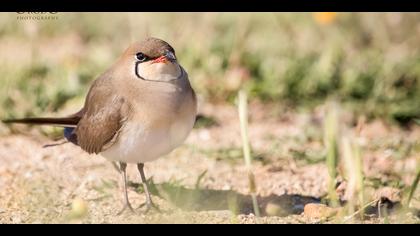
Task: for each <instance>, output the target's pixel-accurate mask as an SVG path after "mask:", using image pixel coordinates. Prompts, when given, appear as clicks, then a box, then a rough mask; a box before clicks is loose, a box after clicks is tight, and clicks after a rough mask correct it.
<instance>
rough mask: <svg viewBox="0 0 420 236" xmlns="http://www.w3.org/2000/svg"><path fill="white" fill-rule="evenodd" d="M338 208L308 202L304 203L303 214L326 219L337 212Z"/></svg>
mask: <svg viewBox="0 0 420 236" xmlns="http://www.w3.org/2000/svg"><path fill="white" fill-rule="evenodd" d="M337 211H338V209H335V208H331V207H329V206H327V205H324V204H318V203H309V204H306V205H305V208H304V211H303V212H304V213H303V214H304V215H305V216H307V217H310V218H315V219H326V218H329V217H332V216H334V215H335V214H337Z"/></svg>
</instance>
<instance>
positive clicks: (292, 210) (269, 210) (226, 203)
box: [129, 182, 320, 216]
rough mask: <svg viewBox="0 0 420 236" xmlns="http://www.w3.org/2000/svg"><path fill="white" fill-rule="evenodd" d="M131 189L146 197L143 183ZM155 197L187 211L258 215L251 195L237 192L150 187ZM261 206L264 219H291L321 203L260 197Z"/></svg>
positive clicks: (288, 196)
mask: <svg viewBox="0 0 420 236" xmlns="http://www.w3.org/2000/svg"><path fill="white" fill-rule="evenodd" d="M129 186H131V187H133V188H134V189H135V190H136V191H137V192H139V193H143V187H142V185H141V184H139V183H134V182H130V183H129ZM150 188H151V189H150V191H151V193H152V194H153V195H155V196H159V197H161V198H163V199H165V200H166V201H168V202H170V203H171V204H172V205H174V206H176V207H178V208H180V209H182V210H186V211H212V210H230V211H232V212H235V213H237V214H249V213H254V211H253V207H252V198H251V195H245V194H241V193H238V192H236V191H233V190H213V189H203V188H199V187H196V188H187V187H185V186H182V185H179V184H177V183H169V182H167V183H162V184H153V183H151V184H150ZM257 200H258V204H259V207H260V211H261V214H262V216H267V215H277V216H288V215H296V214H301V213H302V212H303V208H304V206H305V205H306V204H308V203H319V202H320V199H318V198H315V197H310V196H301V195H297V194H283V195H280V196H279V195H275V194H271V195H269V196H264V197H262V196H258V197H257Z"/></svg>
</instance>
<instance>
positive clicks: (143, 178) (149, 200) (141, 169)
mask: <svg viewBox="0 0 420 236" xmlns="http://www.w3.org/2000/svg"><path fill="white" fill-rule="evenodd" d="M137 169H138V170H139V172H140V177H141V182H142V184H143V189H144V193H145V194H146V202H145V203H143V204H141V205H140V207H142V206H144V205H146V213H147V212H148V211H149V210H151V209H152V208H154V209H155V210H157V211H159V212H160V209H159V208H158V207H157V206H156V205H155V204H154V203H153V201H152V198H151V196H150V192H149V187H148V184H147V180H146V176H145V175H144V164H143V163H139V164H137Z"/></svg>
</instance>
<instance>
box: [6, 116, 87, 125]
mask: <svg viewBox="0 0 420 236" xmlns="http://www.w3.org/2000/svg"><path fill="white" fill-rule="evenodd" d="M79 120H80V118H79V117H64V118H23V119H10V120H3V122H4V123H6V124H7V123H20V124H31V125H53V126H64V127H75V126H76V125H77V123H78V122H79Z"/></svg>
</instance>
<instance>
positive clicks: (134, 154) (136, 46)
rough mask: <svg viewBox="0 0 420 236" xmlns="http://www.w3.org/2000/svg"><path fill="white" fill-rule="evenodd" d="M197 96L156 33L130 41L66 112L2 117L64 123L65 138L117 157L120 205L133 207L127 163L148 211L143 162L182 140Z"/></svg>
mask: <svg viewBox="0 0 420 236" xmlns="http://www.w3.org/2000/svg"><path fill="white" fill-rule="evenodd" d="M196 115H197V98H196V93H195V92H194V89H193V88H192V86H191V83H190V81H189V78H188V74H187V72H186V71H185V69H184V68H183V67H182V66H181V65H180V64H179V63H178V59H177V57H176V55H175V50H174V48H173V47H172V46H171V45H169V43H167V42H165V41H163V40H162V39H158V38H153V37H150V38H146V39H144V40H142V41H138V42H135V43H133V44H131V45H130V46H129V47H128V48H127V49H126V50H125V51H124V53H123V54H122V56H120V57H119V58H118V59H117V60H116V62H115V63H114V64H113V65H112V66H111V67H110V68H109V69H108V70H106V71H105V72H104V73H103V74H101V75H100V76H99V77H98V78H96V79H95V80H94V81H93V83H92V85H91V87H90V89H89V91H88V93H87V96H86V99H85V102H84V105H83V107H82V108H81V109H80V110H79V111H78V112H76V113H74V114H72V115H69V116H66V117H58V118H55V117H29V118H22V119H8V120H4V121H3V122H5V123H24V124H31V125H53V126H60V127H63V128H64V131H63V136H64V138H65V139H66V141H68V142H71V143H73V144H75V145H77V146H79V147H80V148H81V149H82V150H84V151H85V152H87V153H89V154H99V155H101V156H103V157H104V158H105V159H107V160H109V161H111V162H113V163H114V164H116V163H119V166H118V165H117V167H118V170H119V172H120V174H121V181H122V185H123V188H122V190H123V199H124V200H123V207H122V209H121V210H120V211H119V212H118V215H119V214H121V213H123V212H124V211H125V210H127V209H128V210H130V211H131V212H135V210H134V208H133V207H132V205H131V203H130V201H129V198H128V194H127V173H126V167H127V164H136V165H137V169H138V171H139V173H140V178H141V181H142V185H143V189H144V193H145V195H146V202H145V203H143V204H141V206H144V205H145V206H146V211H145V212H147V211H149V210H150V209H152V208H157V207H156V205H155V204H154V203H153V201H152V198H151V195H150V189H149V186H148V182H147V179H146V176H145V173H144V164H145V163H146V162H150V161H154V160H156V159H158V158H160V157H162V156H164V155H166V154H168V153H170V152H171V151H172V150H174V149H175V148H177V147H178V146H180V145H181V144H182V143H183V142H184V141H185V139H186V138H187V136H188V135H189V133H190V132H191V130H192V128H193V126H194V123H195V119H196Z"/></svg>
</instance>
